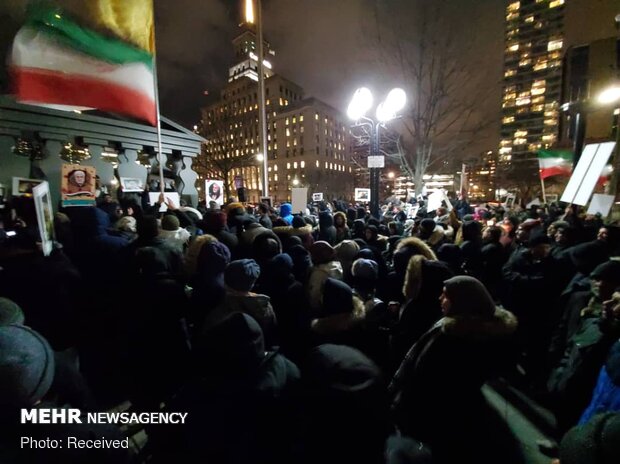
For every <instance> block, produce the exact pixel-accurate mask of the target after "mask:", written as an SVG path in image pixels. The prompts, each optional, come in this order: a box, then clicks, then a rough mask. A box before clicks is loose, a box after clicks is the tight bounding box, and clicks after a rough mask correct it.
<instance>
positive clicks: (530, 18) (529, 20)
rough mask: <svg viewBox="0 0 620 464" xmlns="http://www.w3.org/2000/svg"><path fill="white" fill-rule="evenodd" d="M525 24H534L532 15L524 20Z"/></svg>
mask: <svg viewBox="0 0 620 464" xmlns="http://www.w3.org/2000/svg"><path fill="white" fill-rule="evenodd" d="M525 22H526V23H533V22H534V15H529V16H528V17H526V18H525Z"/></svg>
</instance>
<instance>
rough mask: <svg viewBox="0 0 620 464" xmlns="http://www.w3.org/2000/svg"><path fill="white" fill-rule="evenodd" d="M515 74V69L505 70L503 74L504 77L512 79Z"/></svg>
mask: <svg viewBox="0 0 620 464" xmlns="http://www.w3.org/2000/svg"><path fill="white" fill-rule="evenodd" d="M515 74H517V71H516V70H515V69H508V70H506V72H505V73H504V77H512V76H514V75H515Z"/></svg>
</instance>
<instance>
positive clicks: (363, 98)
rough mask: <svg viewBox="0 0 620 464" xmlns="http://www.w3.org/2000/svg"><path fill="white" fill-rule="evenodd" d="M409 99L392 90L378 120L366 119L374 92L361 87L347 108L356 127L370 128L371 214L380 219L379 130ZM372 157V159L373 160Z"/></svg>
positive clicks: (380, 165) (377, 116)
mask: <svg viewBox="0 0 620 464" xmlns="http://www.w3.org/2000/svg"><path fill="white" fill-rule="evenodd" d="M406 102H407V97H406V95H405V91H404V90H403V89H400V88H394V89H392V90H390V92H389V93H388V95H387V97H386V98H385V100H384V101H383V102H381V103H379V105H378V106H377V113H376V118H377V119H376V120H374V119H372V118H369V117H366V116H365V114H366V112H367V111H368V110H370V108H371V107H372V103H373V97H372V92H371V91H370V90H369V89H368V88H366V87H361V88H359V89H357V90H356V91H355V94H353V98H352V99H351V103H349V106H348V108H347V116H349V118H350V119H352V120H353V121H355V125H356V126H368V127H369V134H370V157H369V160H368V167H369V170H370V214H372V215H373V216H374V217H376V218H379V216H380V215H379V179H380V169H381V168H382V167H383V162H382V161H383V157H382V156H381V151H380V138H379V129H380V128H381V127H385V123H387V122H388V121H390V120H392V119H394V118H395V117H396V115H397V113H398V112H399V111H400V110H402V109H403V108H404V107H405V103H406ZM371 157H372V158H371Z"/></svg>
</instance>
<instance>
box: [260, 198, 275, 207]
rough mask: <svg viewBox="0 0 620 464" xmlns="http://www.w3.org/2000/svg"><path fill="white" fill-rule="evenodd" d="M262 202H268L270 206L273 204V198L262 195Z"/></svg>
mask: <svg viewBox="0 0 620 464" xmlns="http://www.w3.org/2000/svg"><path fill="white" fill-rule="evenodd" d="M260 202H261V203H264V204H266V205H267V206H269V207H270V208H271V207H272V206H273V200H272V199H271V197H260Z"/></svg>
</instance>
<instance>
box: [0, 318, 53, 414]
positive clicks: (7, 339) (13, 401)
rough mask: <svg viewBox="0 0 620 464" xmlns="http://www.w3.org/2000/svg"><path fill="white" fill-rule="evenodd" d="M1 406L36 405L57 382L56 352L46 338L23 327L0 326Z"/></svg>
mask: <svg viewBox="0 0 620 464" xmlns="http://www.w3.org/2000/svg"><path fill="white" fill-rule="evenodd" d="M0 379H2V381H1V382H0V407H6V406H10V407H29V406H32V405H34V404H35V403H37V402H38V401H39V400H41V398H43V396H45V394H46V393H47V391H48V390H49V388H50V387H51V385H52V381H53V380H54V352H53V351H52V348H51V347H50V345H49V344H48V343H47V341H46V340H45V338H43V337H42V336H41V335H39V334H38V333H37V332H35V331H34V330H32V329H30V328H29V327H26V326H23V325H8V326H5V327H0Z"/></svg>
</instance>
